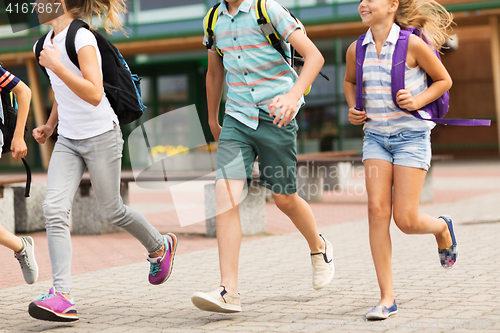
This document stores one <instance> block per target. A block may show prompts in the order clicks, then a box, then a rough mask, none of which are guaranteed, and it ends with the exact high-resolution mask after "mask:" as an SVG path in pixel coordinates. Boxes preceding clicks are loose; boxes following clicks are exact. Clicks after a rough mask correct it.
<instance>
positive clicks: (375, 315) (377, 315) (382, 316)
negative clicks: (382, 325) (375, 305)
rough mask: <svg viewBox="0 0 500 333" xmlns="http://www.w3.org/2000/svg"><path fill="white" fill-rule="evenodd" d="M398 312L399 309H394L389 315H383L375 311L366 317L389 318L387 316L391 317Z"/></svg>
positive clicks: (369, 318) (372, 318)
mask: <svg viewBox="0 0 500 333" xmlns="http://www.w3.org/2000/svg"><path fill="white" fill-rule="evenodd" d="M396 313H398V310H396V311H393V312H391V313H389V314H388V315H382V314H376V313H374V314H372V315H370V316H368V315H367V316H366V319H368V320H381V319H387V318H389V317H390V316H392V315H393V314H396Z"/></svg>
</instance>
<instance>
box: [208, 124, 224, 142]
mask: <svg viewBox="0 0 500 333" xmlns="http://www.w3.org/2000/svg"><path fill="white" fill-rule="evenodd" d="M221 130H222V127H221V125H219V122H217V123H216V124H210V131H211V132H212V135H213V136H214V139H215V141H217V142H219V136H220V131H221Z"/></svg>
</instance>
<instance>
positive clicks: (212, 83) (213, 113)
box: [206, 51, 224, 141]
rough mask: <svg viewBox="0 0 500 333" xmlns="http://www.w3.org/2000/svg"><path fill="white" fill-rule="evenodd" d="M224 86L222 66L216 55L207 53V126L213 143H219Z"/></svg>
mask: <svg viewBox="0 0 500 333" xmlns="http://www.w3.org/2000/svg"><path fill="white" fill-rule="evenodd" d="M223 85H224V65H223V63H222V58H221V57H220V56H219V54H218V53H212V52H210V51H209V52H208V71H207V78H206V86H207V107H208V124H209V125H210V131H211V132H212V135H213V136H214V139H215V141H219V135H220V131H221V126H220V124H219V106H220V101H221V98H222V88H223Z"/></svg>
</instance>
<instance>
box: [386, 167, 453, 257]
mask: <svg viewBox="0 0 500 333" xmlns="http://www.w3.org/2000/svg"><path fill="white" fill-rule="evenodd" d="M426 174H427V172H426V171H425V170H423V169H418V168H410V167H404V166H400V165H395V166H394V221H395V222H396V225H397V226H398V228H399V229H401V231H403V232H404V233H405V234H433V235H434V236H435V237H436V241H437V244H438V247H439V248H440V249H445V248H447V247H449V246H451V245H453V242H452V239H451V234H450V231H449V230H448V226H447V224H446V222H445V221H444V220H443V219H438V218H435V217H432V216H430V215H427V214H422V213H419V212H418V206H419V201H420V192H421V191H422V186H423V184H424V180H425V176H426Z"/></svg>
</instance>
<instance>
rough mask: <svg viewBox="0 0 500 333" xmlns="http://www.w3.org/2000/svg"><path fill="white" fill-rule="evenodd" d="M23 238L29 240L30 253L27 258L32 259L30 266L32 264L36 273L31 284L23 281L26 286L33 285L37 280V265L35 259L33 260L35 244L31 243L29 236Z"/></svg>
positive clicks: (31, 239)
mask: <svg viewBox="0 0 500 333" xmlns="http://www.w3.org/2000/svg"><path fill="white" fill-rule="evenodd" d="M24 238H25V239H29V240H30V245H31V249H32V251H31V253H30V254H29V256H30V258H33V262H32V264H33V267H34V270H35V272H36V275H35V279H34V280H33V282H29V281H26V279H24V281H26V283H27V284H33V283H35V282H36V281H37V280H38V265H37V263H36V259H35V242H34V241H33V238H32V237H30V236H24ZM26 241H27V240H26Z"/></svg>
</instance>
